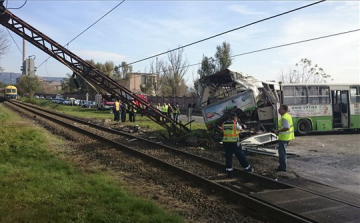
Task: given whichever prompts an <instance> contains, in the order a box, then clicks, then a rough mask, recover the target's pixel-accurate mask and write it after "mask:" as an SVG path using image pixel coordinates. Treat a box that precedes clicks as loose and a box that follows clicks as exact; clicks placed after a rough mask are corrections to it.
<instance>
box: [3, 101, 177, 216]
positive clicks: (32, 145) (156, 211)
mask: <svg viewBox="0 0 360 223" xmlns="http://www.w3.org/2000/svg"><path fill="white" fill-rule="evenodd" d="M0 124H1V128H0V197H1V202H0V222H182V219H181V218H180V217H177V216H174V215H171V214H168V213H166V212H165V211H164V210H162V209H161V208H159V207H158V206H157V205H155V204H154V203H150V202H147V201H144V200H142V199H139V198H136V197H133V196H132V195H130V194H129V193H127V192H126V191H124V189H123V188H122V185H121V182H119V181H117V180H115V179H113V178H112V177H111V176H110V175H108V174H105V173H102V172H92V173H89V172H87V171H84V170H80V169H76V168H74V167H73V166H72V165H71V164H68V163H67V162H65V161H64V160H62V159H61V158H60V157H59V156H58V155H56V153H54V152H53V151H56V150H58V149H57V148H54V147H55V146H54V143H56V142H57V143H58V142H59V139H58V138H56V137H55V136H53V135H51V134H49V133H48V132H47V131H45V130H43V129H41V128H38V127H36V126H33V125H31V124H29V123H28V122H26V121H24V120H22V119H21V118H20V117H19V116H18V115H16V114H14V113H11V112H10V111H9V110H7V109H5V108H4V107H3V105H1V104H0Z"/></svg>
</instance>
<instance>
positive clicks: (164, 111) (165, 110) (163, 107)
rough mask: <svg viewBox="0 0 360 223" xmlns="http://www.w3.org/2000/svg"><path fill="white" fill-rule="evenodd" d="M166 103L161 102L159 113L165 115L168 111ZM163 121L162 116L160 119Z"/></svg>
mask: <svg viewBox="0 0 360 223" xmlns="http://www.w3.org/2000/svg"><path fill="white" fill-rule="evenodd" d="M168 109H169V107H168V105H167V104H166V103H164V104H163V106H162V108H161V113H162V114H163V115H164V116H167V113H168ZM162 120H163V121H164V118H163V119H162Z"/></svg>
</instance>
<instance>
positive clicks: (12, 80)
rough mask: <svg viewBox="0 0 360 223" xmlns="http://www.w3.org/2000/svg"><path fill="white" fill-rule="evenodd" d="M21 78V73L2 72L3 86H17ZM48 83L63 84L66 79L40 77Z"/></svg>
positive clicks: (0, 76) (0, 78)
mask: <svg viewBox="0 0 360 223" xmlns="http://www.w3.org/2000/svg"><path fill="white" fill-rule="evenodd" d="M19 77H21V73H13V72H0V82H1V83H3V84H16V78H19ZM40 78H41V79H43V80H44V81H46V82H54V81H55V82H60V83H61V82H63V81H64V78H65V77H40Z"/></svg>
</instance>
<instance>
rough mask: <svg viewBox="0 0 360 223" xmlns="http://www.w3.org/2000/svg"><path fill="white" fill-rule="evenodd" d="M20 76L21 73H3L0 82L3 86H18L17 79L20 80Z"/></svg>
mask: <svg viewBox="0 0 360 223" xmlns="http://www.w3.org/2000/svg"><path fill="white" fill-rule="evenodd" d="M20 76H21V74H20V73H13V72H1V73H0V82H1V83H3V84H16V78H19V77H20Z"/></svg>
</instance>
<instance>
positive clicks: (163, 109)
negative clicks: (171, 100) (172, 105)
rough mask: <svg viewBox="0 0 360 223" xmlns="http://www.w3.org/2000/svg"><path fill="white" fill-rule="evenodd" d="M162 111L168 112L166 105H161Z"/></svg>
mask: <svg viewBox="0 0 360 223" xmlns="http://www.w3.org/2000/svg"><path fill="white" fill-rule="evenodd" d="M162 112H166V113H167V112H168V106H167V105H163V107H162Z"/></svg>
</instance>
